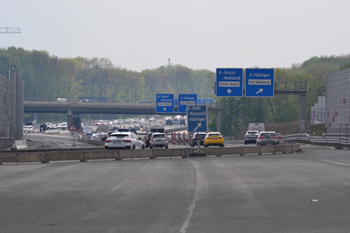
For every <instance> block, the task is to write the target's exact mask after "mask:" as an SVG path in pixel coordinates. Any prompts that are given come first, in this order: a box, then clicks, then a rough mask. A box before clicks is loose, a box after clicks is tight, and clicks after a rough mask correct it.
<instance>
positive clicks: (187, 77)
mask: <svg viewBox="0 0 350 233" xmlns="http://www.w3.org/2000/svg"><path fill="white" fill-rule="evenodd" d="M9 65H16V66H17V70H18V73H19V74H20V75H22V77H23V80H24V81H25V85H24V98H25V99H26V100H42V101H55V100H57V98H67V99H69V100H71V101H79V100H80V99H82V98H86V97H94V98H95V99H98V98H101V97H106V98H107V99H108V101H111V102H112V101H113V102H137V101H140V100H143V101H152V102H155V94H156V93H174V94H175V95H177V94H187V93H197V94H198V97H199V98H207V94H211V93H213V90H212V89H210V87H209V86H208V85H206V82H207V74H208V73H209V72H210V71H208V70H193V69H190V68H187V67H184V66H181V65H176V66H173V67H170V68H168V67H164V66H162V67H159V68H157V69H148V70H143V71H142V72H136V71H131V70H127V69H124V68H121V67H117V66H115V65H113V64H112V62H111V61H110V60H109V59H107V58H83V57H77V58H58V57H57V56H53V55H50V54H49V53H48V52H45V51H36V50H33V51H27V50H24V49H22V48H15V47H9V48H7V49H0V73H1V74H3V75H7V67H8V66H9Z"/></svg>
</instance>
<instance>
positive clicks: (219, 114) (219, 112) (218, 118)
mask: <svg viewBox="0 0 350 233" xmlns="http://www.w3.org/2000/svg"><path fill="white" fill-rule="evenodd" d="M217 129H218V132H221V109H220V110H218V111H217Z"/></svg>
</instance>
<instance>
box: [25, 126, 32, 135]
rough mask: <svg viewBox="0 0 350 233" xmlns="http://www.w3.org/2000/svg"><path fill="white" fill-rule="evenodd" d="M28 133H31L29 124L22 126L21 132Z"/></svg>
mask: <svg viewBox="0 0 350 233" xmlns="http://www.w3.org/2000/svg"><path fill="white" fill-rule="evenodd" d="M29 133H32V131H31V129H30V126H29V125H25V126H23V134H29Z"/></svg>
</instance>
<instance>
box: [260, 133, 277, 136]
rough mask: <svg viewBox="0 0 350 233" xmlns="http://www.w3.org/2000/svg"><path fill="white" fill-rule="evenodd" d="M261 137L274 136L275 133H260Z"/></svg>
mask: <svg viewBox="0 0 350 233" xmlns="http://www.w3.org/2000/svg"><path fill="white" fill-rule="evenodd" d="M261 137H276V134H275V133H262V134H261Z"/></svg>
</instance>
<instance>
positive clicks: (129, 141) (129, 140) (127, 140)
mask: <svg viewBox="0 0 350 233" xmlns="http://www.w3.org/2000/svg"><path fill="white" fill-rule="evenodd" d="M123 142H131V140H123Z"/></svg>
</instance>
